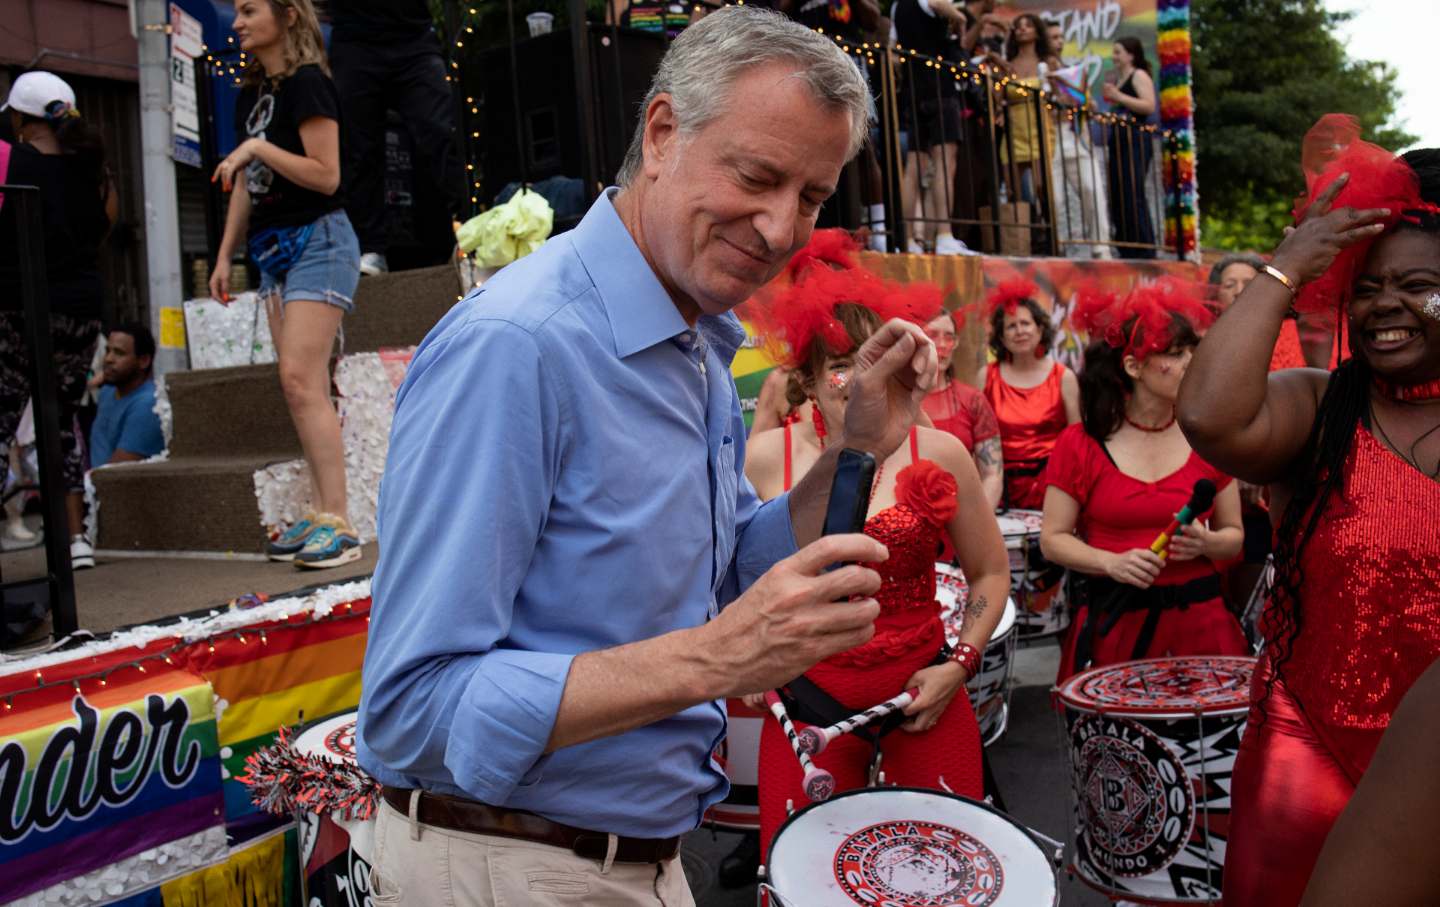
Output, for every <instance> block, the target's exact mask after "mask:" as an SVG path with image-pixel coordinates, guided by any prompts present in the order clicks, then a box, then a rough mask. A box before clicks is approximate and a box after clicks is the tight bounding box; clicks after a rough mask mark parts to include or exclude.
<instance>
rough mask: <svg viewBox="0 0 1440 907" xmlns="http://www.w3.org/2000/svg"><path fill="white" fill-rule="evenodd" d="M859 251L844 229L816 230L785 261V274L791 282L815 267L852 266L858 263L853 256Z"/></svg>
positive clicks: (858, 246)
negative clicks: (801, 246)
mask: <svg viewBox="0 0 1440 907" xmlns="http://www.w3.org/2000/svg"><path fill="white" fill-rule="evenodd" d="M859 251H860V244H859V243H857V242H856V241H855V238H854V237H853V236H851V235H850V233H849V232H848V231H846V230H842V229H840V228H839V227H829V228H827V229H824V230H816V231H815V232H814V233H811V234H810V241H809V242H808V243H806V244H805V248H803V249H801V250H800V251H799V252H796V253H795V255H794V256H793V257H791V259H790V261H789V262H787V263H786V265H785V274H786V275H787V276H788V277H789V278H790V280H791V281H792V282H793V281H796V280H799V279H800V278H801V277H802V276H804V275H805V274H806V273H807V272H808V271H809V270H810V269H811V268H815V267H826V268H829V269H831V270H833V269H835V268H840V269H842V270H844V269H848V268H854V267H857V266H858V265H859V260H858V259H857V258H856V257H855V256H856V253H857V252H859Z"/></svg>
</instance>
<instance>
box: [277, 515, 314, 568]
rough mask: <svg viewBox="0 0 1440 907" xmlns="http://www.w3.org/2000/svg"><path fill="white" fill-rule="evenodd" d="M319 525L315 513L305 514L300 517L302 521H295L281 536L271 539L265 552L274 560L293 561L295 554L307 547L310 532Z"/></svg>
mask: <svg viewBox="0 0 1440 907" xmlns="http://www.w3.org/2000/svg"><path fill="white" fill-rule="evenodd" d="M319 525H320V522H319V520H318V519H316V517H315V514H313V513H307V514H305V515H304V516H303V517H301V518H300V522H298V523H295V524H294V525H293V526H291V527H290V528H289V529H286V530H285V532H284V533H282V534H281V536H280V537H279V538H277V539H275V540H273V541H271V542H270V544H269V546H268V547H267V548H266V549H265V553H266V554H267V555H269V557H270V560H272V561H293V560H294V559H295V555H297V554H299V553H300V549H301V548H304V547H305V543H306V542H308V541H310V534H311V533H312V532H314V531H315V529H316V528H317V527H318V526H319Z"/></svg>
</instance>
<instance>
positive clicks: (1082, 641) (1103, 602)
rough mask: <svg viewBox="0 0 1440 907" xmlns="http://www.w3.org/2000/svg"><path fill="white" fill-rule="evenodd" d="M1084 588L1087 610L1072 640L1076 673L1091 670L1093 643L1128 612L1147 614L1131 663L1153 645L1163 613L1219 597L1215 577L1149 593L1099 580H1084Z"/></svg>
mask: <svg viewBox="0 0 1440 907" xmlns="http://www.w3.org/2000/svg"><path fill="white" fill-rule="evenodd" d="M1083 585H1084V591H1085V594H1086V596H1087V598H1088V601H1089V607H1088V608H1087V609H1086V611H1085V623H1084V625H1082V626H1081V628H1080V635H1079V636H1078V637H1076V640H1075V668H1076V670H1084V669H1085V668H1087V667H1089V666H1090V662H1091V660H1092V659H1093V657H1094V652H1095V641H1096V640H1097V639H1098V638H1100V637H1104V636H1107V635H1109V633H1110V631H1111V630H1113V629H1115V624H1116V623H1118V622H1119V620H1120V617H1121V616H1122V615H1124V614H1126V613H1129V612H1131V611H1145V612H1147V613H1146V615H1145V622H1144V623H1143V624H1141V626H1140V635H1138V636H1137V637H1135V647H1134V648H1133V649H1132V650H1131V652H1130V660H1132V661H1133V660H1135V659H1139V658H1144V657H1145V652H1146V651H1147V650H1148V649H1149V648H1150V644H1151V643H1152V642H1154V641H1155V630H1156V629H1157V628H1158V627H1159V625H1160V614H1161V613H1162V612H1164V611H1167V610H1169V609H1171V608H1180V609H1181V610H1184V609H1185V608H1188V607H1190V606H1191V605H1195V604H1199V603H1200V602H1204V601H1209V600H1210V599H1212V598H1218V597H1219V596H1220V574H1218V573H1213V574H1211V575H1209V576H1203V577H1200V578H1199V579H1193V580H1191V581H1190V582H1188V583H1181V584H1179V585H1176V586H1151V587H1150V588H1148V589H1138V588H1136V587H1135V586H1131V585H1129V584H1126V583H1119V582H1116V581H1115V580H1113V579H1110V578H1109V577H1102V576H1091V577H1087V578H1086V579H1085V580H1084V584H1083Z"/></svg>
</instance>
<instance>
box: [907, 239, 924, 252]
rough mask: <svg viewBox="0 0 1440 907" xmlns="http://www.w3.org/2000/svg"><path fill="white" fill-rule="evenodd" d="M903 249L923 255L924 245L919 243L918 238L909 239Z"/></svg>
mask: <svg viewBox="0 0 1440 907" xmlns="http://www.w3.org/2000/svg"><path fill="white" fill-rule="evenodd" d="M905 251H906V252H908V253H909V254H911V255H924V254H925V247H924V246H922V245H920V243H919V241H918V240H914V239H912V240H910V241H909V242H907V243H906V244H905Z"/></svg>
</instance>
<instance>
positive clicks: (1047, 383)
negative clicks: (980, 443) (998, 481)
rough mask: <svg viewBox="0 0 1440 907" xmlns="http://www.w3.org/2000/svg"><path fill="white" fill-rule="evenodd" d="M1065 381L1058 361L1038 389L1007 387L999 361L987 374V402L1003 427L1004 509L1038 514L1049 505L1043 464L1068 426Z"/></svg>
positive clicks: (1038, 385)
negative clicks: (1046, 499)
mask: <svg viewBox="0 0 1440 907" xmlns="http://www.w3.org/2000/svg"><path fill="white" fill-rule="evenodd" d="M1064 377H1065V366H1063V365H1061V364H1060V363H1058V362H1057V363H1055V367H1054V368H1052V369H1051V370H1050V374H1049V375H1047V376H1046V378H1045V380H1044V381H1042V382H1041V383H1040V384H1037V385H1036V386H1034V387H1015V386H1013V385H1011V384H1009V383H1007V382H1006V381H1005V379H1004V378H1002V377H1001V376H1000V364H999V363H998V362H992V363H990V366H989V367H988V368H987V369H986V370H985V399H986V400H988V401H990V408H991V409H993V410H994V411H995V418H996V420H997V421H998V422H999V423H1000V446H1001V450H1002V451H1003V454H1004V458H1005V497H1004V498H1003V503H1004V505H1005V506H1006V507H1009V508H1018V509H1021V510H1040V509H1041V508H1043V507H1044V506H1045V463H1046V461H1047V460H1049V458H1050V451H1051V450H1052V449H1053V448H1054V447H1055V439H1056V438H1059V437H1060V432H1062V431H1064V430H1065V426H1066V425H1067V424H1068V423H1067V422H1066V420H1065V400H1064V398H1063V397H1062V395H1061V391H1060V387H1061V383H1062V380H1063V379H1064Z"/></svg>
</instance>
